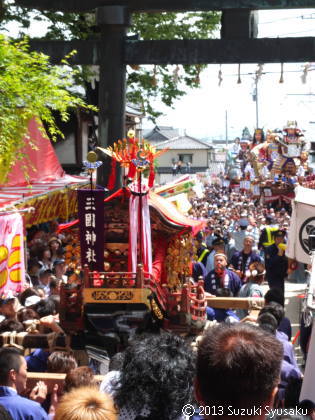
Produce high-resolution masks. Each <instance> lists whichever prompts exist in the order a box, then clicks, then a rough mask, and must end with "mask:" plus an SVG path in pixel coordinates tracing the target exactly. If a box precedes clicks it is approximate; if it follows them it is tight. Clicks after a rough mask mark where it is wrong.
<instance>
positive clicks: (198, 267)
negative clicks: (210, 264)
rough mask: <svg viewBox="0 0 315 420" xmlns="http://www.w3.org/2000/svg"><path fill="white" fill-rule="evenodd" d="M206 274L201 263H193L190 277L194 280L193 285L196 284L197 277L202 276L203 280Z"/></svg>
mask: <svg viewBox="0 0 315 420" xmlns="http://www.w3.org/2000/svg"><path fill="white" fill-rule="evenodd" d="M206 274H207V273H206V269H205V266H204V265H203V263H202V262H199V261H198V262H193V273H192V276H193V279H194V281H195V283H197V282H198V277H199V276H202V278H203V279H205V277H206Z"/></svg>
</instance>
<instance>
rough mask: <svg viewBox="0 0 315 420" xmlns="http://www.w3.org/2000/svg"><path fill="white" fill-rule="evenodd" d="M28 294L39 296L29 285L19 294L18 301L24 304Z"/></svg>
mask: <svg viewBox="0 0 315 420" xmlns="http://www.w3.org/2000/svg"><path fill="white" fill-rule="evenodd" d="M30 296H39V293H38V292H37V290H36V289H34V288H33V287H29V288H27V289H25V290H24V291H23V292H22V293H21V294H20V296H19V301H20V303H21V305H23V306H24V305H25V301H26V299H27V298H28V297H30Z"/></svg>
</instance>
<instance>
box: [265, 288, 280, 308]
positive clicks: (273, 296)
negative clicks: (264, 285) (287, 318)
mask: <svg viewBox="0 0 315 420" xmlns="http://www.w3.org/2000/svg"><path fill="white" fill-rule="evenodd" d="M264 298H265V301H266V303H267V304H268V303H270V302H277V303H279V304H280V305H282V306H283V307H284V293H283V291H282V290H281V289H278V288H277V287H272V288H271V289H269V290H268V291H267V292H266V294H265V296H264Z"/></svg>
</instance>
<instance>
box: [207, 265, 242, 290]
mask: <svg viewBox="0 0 315 420" xmlns="http://www.w3.org/2000/svg"><path fill="white" fill-rule="evenodd" d="M225 273H226V274H227V275H228V277H229V281H228V288H229V289H230V290H231V292H232V294H233V296H237V295H238V292H239V290H240V288H241V286H242V283H241V279H240V278H239V277H238V275H237V274H236V273H234V272H233V271H230V270H225ZM220 287H221V285H220V279H219V278H218V277H217V276H216V274H215V271H214V270H211V271H210V272H209V273H208V274H207V276H206V278H205V291H206V292H208V293H211V294H212V295H215V296H216V295H217V290H218V289H220Z"/></svg>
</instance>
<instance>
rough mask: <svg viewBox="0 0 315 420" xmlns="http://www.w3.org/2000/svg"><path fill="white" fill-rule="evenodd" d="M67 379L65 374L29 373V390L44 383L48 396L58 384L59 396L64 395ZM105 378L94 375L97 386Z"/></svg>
mask: <svg viewBox="0 0 315 420" xmlns="http://www.w3.org/2000/svg"><path fill="white" fill-rule="evenodd" d="M65 377H66V374H65V373H48V372H27V388H29V389H32V388H33V387H34V386H35V385H36V384H37V382H38V381H43V382H45V384H46V385H47V391H48V394H51V393H52V391H53V388H54V385H55V384H58V395H62V391H63V387H64V383H65ZM104 378H105V376H104V375H94V380H95V382H96V384H100V383H101V382H102V381H103V380H104Z"/></svg>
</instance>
